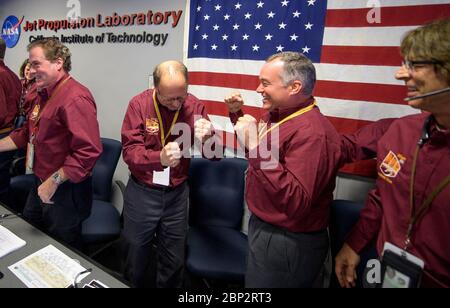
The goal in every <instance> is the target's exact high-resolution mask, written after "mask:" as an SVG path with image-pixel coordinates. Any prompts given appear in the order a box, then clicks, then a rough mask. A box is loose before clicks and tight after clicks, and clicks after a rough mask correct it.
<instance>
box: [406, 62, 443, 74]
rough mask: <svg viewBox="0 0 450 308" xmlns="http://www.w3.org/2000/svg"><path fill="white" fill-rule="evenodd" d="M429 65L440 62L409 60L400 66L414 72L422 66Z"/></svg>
mask: <svg viewBox="0 0 450 308" xmlns="http://www.w3.org/2000/svg"><path fill="white" fill-rule="evenodd" d="M430 64H433V65H434V64H441V62H440V61H436V60H418V61H410V60H403V61H402V65H403V66H404V67H406V68H407V69H408V70H409V71H415V70H417V69H419V68H421V67H423V66H424V65H430Z"/></svg>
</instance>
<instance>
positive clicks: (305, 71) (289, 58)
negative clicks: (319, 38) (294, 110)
mask: <svg viewBox="0 0 450 308" xmlns="http://www.w3.org/2000/svg"><path fill="white" fill-rule="evenodd" d="M274 60H280V61H282V62H283V63H284V65H283V73H282V75H281V76H280V77H281V79H282V80H283V84H284V85H285V86H287V85H289V84H290V83H292V82H293V81H295V80H300V81H301V82H302V84H303V94H306V95H311V94H312V92H313V90H314V86H315V84H316V69H315V67H314V64H313V63H312V62H311V60H310V59H308V57H306V56H305V55H303V54H301V53H299V52H293V51H287V52H281V53H277V54H274V55H272V56H270V57H269V58H267V60H266V61H267V62H271V61H274Z"/></svg>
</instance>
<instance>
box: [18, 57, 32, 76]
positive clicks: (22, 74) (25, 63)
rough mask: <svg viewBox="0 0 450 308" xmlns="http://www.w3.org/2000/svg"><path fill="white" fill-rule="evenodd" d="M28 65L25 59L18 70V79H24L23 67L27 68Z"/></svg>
mask: <svg viewBox="0 0 450 308" xmlns="http://www.w3.org/2000/svg"><path fill="white" fill-rule="evenodd" d="M28 63H30V62H29V61H28V59H25V60H24V61H23V63H22V65H21V66H20V69H19V76H20V78H25V67H27V64H28Z"/></svg>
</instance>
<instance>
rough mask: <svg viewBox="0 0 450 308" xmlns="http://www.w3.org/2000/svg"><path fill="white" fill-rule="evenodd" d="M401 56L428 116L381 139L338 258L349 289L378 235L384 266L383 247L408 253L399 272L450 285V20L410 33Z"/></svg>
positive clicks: (407, 120) (404, 121) (427, 283)
mask: <svg viewBox="0 0 450 308" xmlns="http://www.w3.org/2000/svg"><path fill="white" fill-rule="evenodd" d="M401 53H402V56H403V57H404V62H403V66H402V67H401V68H400V69H399V71H398V72H397V73H396V76H395V77H396V78H397V79H401V80H403V81H404V82H405V84H406V87H407V98H406V99H405V100H406V101H407V102H408V104H409V105H410V106H411V107H413V108H416V109H419V110H420V111H422V113H420V114H417V115H412V116H407V117H404V118H400V119H398V120H396V121H394V122H393V123H392V124H391V125H390V127H389V129H388V130H387V132H386V133H385V134H384V135H383V137H381V138H380V140H379V141H378V145H377V151H378V153H377V171H378V175H379V176H378V180H377V186H376V189H374V190H373V191H371V192H370V194H369V196H368V200H367V203H366V206H365V208H364V209H363V211H362V212H361V216H360V219H359V221H358V223H357V224H356V226H355V227H354V228H353V230H352V232H351V233H350V235H349V236H348V238H347V241H346V243H345V244H344V246H343V248H342V249H341V251H340V252H339V254H338V256H337V257H336V267H335V271H336V275H337V276H338V279H339V282H340V284H341V286H343V287H352V286H354V283H355V279H356V272H355V268H356V266H357V265H358V263H359V260H360V258H359V255H358V254H359V253H360V251H361V250H362V249H363V248H364V247H365V246H367V245H368V244H369V243H370V242H371V241H373V240H376V248H377V251H378V254H379V255H380V256H382V255H383V253H384V254H385V257H384V258H383V262H384V263H388V262H391V261H388V260H389V258H387V257H386V256H387V255H391V254H388V253H387V249H386V250H385V251H384V247H389V249H390V251H397V252H398V254H399V255H402V256H406V255H407V256H408V258H404V257H403V258H400V259H399V260H401V261H402V262H403V263H402V264H400V265H398V266H400V267H401V268H405V266H409V267H408V268H409V269H407V270H404V272H403V273H401V274H400V275H403V276H401V277H403V278H402V279H405V277H406V281H407V282H408V284H407V285H408V286H409V287H416V286H422V287H450V249H449V248H448V247H450V237H449V234H450V224H449V222H450V207H449V204H450V185H449V183H450V164H449V163H448V161H449V159H450V93H449V86H450V20H449V19H445V20H440V21H435V22H433V23H431V24H428V25H425V26H422V27H420V28H418V29H416V30H413V31H411V32H410V33H408V34H407V35H406V37H405V38H404V39H403V41H402V44H401ZM392 247H397V248H392ZM405 259H408V261H411V260H414V261H415V262H412V261H411V262H412V263H413V264H415V265H417V266H419V268H420V267H423V269H420V272H419V271H417V270H418V268H417V267H416V266H414V265H411V264H408V263H407V262H406V261H405ZM391 260H392V259H391ZM389 266H392V264H390V265H389V264H388V266H387V268H389ZM412 269H414V270H412ZM408 273H409V274H408ZM408 275H409V276H408ZM420 281H421V283H420ZM412 282H415V283H414V284H413V283H412Z"/></svg>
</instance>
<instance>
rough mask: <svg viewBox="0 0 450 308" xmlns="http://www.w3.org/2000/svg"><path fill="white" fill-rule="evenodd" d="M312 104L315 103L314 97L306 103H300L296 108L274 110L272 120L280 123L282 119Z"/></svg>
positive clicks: (271, 114) (271, 115)
mask: <svg viewBox="0 0 450 308" xmlns="http://www.w3.org/2000/svg"><path fill="white" fill-rule="evenodd" d="M312 103H314V97H312V96H311V97H310V98H308V99H307V100H306V101H303V102H301V103H298V104H296V105H295V106H292V107H288V108H277V109H275V110H272V111H271V112H270V120H271V121H272V122H279V121H281V120H282V119H284V118H285V117H287V116H289V115H291V114H293V113H294V112H296V111H298V110H300V109H302V108H305V107H308V106H309V105H311V104H312Z"/></svg>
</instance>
